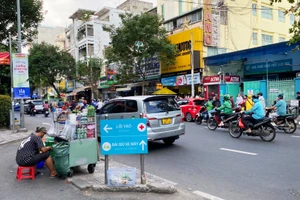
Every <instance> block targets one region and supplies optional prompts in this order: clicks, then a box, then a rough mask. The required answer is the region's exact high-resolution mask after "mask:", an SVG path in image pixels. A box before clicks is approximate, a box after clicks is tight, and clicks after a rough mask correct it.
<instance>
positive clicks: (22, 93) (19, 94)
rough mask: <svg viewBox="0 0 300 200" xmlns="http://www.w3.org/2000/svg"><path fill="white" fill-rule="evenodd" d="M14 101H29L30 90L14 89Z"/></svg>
mask: <svg viewBox="0 0 300 200" xmlns="http://www.w3.org/2000/svg"><path fill="white" fill-rule="evenodd" d="M14 98H15V99H30V88H14Z"/></svg>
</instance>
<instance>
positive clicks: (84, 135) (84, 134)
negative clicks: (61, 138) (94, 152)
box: [83, 128, 87, 138]
mask: <svg viewBox="0 0 300 200" xmlns="http://www.w3.org/2000/svg"><path fill="white" fill-rule="evenodd" d="M86 133H87V130H86V128H84V129H83V138H87V136H86Z"/></svg>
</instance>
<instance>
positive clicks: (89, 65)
mask: <svg viewBox="0 0 300 200" xmlns="http://www.w3.org/2000/svg"><path fill="white" fill-rule="evenodd" d="M102 70H103V60H102V59H100V58H85V59H84V60H83V61H79V62H77V71H78V75H79V77H77V78H78V79H79V81H81V82H82V83H83V84H84V85H90V86H91V88H92V92H93V93H94V97H95V98H97V82H98V80H99V77H100V74H101V71H102Z"/></svg>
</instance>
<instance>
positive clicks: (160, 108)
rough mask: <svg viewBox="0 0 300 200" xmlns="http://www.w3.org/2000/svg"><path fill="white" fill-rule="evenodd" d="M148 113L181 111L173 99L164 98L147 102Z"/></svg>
mask: <svg viewBox="0 0 300 200" xmlns="http://www.w3.org/2000/svg"><path fill="white" fill-rule="evenodd" d="M145 106H146V111H147V113H161V112H169V111H177V110H180V108H179V106H178V104H177V103H176V101H175V100H174V99H173V98H162V99H153V100H148V101H145Z"/></svg>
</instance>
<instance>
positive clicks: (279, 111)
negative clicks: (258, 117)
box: [269, 94, 286, 119]
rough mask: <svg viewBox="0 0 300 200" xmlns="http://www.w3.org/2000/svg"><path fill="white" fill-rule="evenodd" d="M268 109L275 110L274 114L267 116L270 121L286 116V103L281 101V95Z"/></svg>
mask: <svg viewBox="0 0 300 200" xmlns="http://www.w3.org/2000/svg"><path fill="white" fill-rule="evenodd" d="M269 109H276V112H274V113H271V114H270V115H269V118H271V119H274V118H276V117H278V116H282V115H285V114H286V102H285V101H284V100H283V94H279V95H278V101H277V102H276V104H275V105H274V106H272V107H270V108H269Z"/></svg>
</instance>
